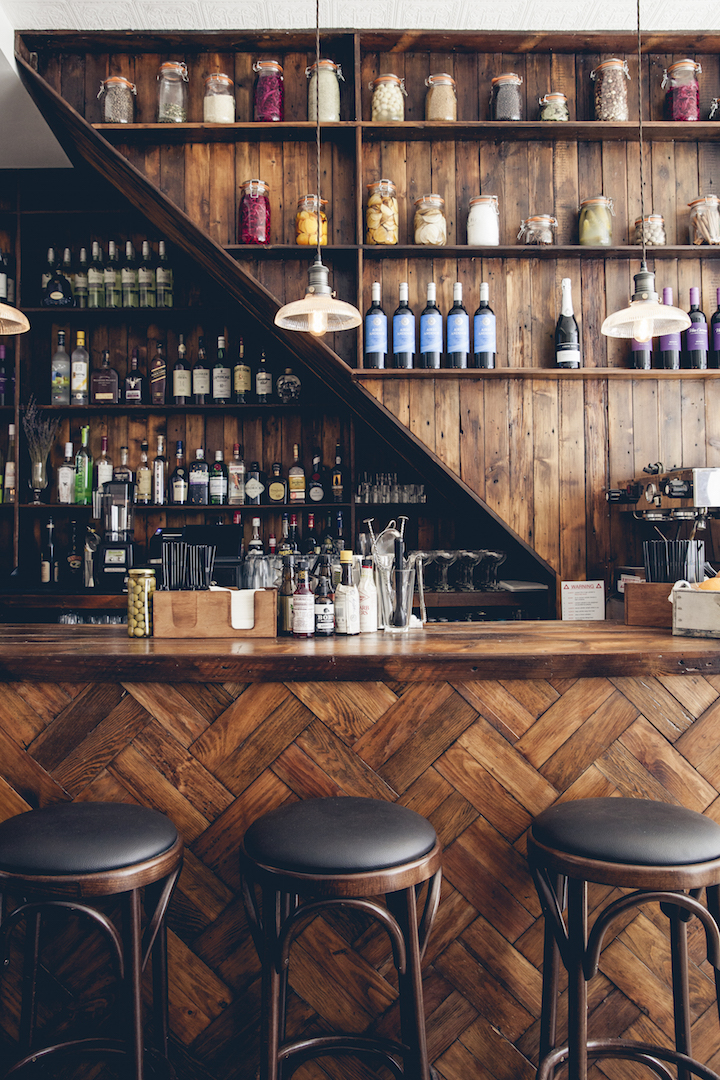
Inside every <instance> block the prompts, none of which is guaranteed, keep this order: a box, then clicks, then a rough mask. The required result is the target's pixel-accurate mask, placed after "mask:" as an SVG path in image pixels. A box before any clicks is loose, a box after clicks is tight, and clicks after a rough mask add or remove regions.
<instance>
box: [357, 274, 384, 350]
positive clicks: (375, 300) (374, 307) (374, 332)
mask: <svg viewBox="0 0 720 1080" xmlns="http://www.w3.org/2000/svg"><path fill="white" fill-rule="evenodd" d="M381 290H382V286H381V284H380V282H379V281H373V283H372V286H371V288H370V297H371V299H370V307H369V308H368V309H367V311H366V312H365V351H364V354H363V366H364V367H366V368H384V367H385V357H386V356H387V350H388V330H387V315H386V314H385V312H384V311H383V309H382V306H381V303H380V300H381V297H382V291H381Z"/></svg>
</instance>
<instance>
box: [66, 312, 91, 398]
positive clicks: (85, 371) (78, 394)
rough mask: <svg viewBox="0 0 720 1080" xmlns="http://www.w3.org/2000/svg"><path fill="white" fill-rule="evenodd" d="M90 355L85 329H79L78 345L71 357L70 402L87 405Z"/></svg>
mask: <svg viewBox="0 0 720 1080" xmlns="http://www.w3.org/2000/svg"><path fill="white" fill-rule="evenodd" d="M89 375H90V356H89V354H88V351H87V349H86V348H85V331H84V330H78V332H77V338H76V345H75V348H74V349H73V351H72V356H71V357H70V403H71V404H72V405H87V403H88V393H89V386H88V383H89Z"/></svg>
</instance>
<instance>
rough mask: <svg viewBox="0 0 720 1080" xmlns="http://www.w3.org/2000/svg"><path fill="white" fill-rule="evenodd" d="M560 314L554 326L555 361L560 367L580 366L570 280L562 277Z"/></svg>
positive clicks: (578, 332)
mask: <svg viewBox="0 0 720 1080" xmlns="http://www.w3.org/2000/svg"><path fill="white" fill-rule="evenodd" d="M560 287H561V289H562V298H561V302H560V316H559V318H558V321H557V325H556V326H555V363H556V364H557V366H558V367H561V368H579V367H580V331H579V330H578V324H577V321H576V319H575V315H574V314H573V302H572V281H571V280H570V278H563V279H562V281H561V283H560Z"/></svg>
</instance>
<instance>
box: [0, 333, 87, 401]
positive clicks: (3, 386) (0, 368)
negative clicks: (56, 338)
mask: <svg viewBox="0 0 720 1080" xmlns="http://www.w3.org/2000/svg"><path fill="white" fill-rule="evenodd" d="M66 355H67V354H66ZM69 359H70V357H68V360H69ZM9 398H10V380H9V378H8V373H7V368H6V367H5V346H4V345H0V405H9V404H10V400H9Z"/></svg>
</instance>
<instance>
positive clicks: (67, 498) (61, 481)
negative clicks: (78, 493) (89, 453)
mask: <svg viewBox="0 0 720 1080" xmlns="http://www.w3.org/2000/svg"><path fill="white" fill-rule="evenodd" d="M57 501H58V502H59V503H62V504H63V506H71V505H72V503H74V501H75V456H74V454H73V444H72V443H71V442H66V443H65V460H64V461H63V463H62V465H60V466H59V467H58V471H57Z"/></svg>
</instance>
